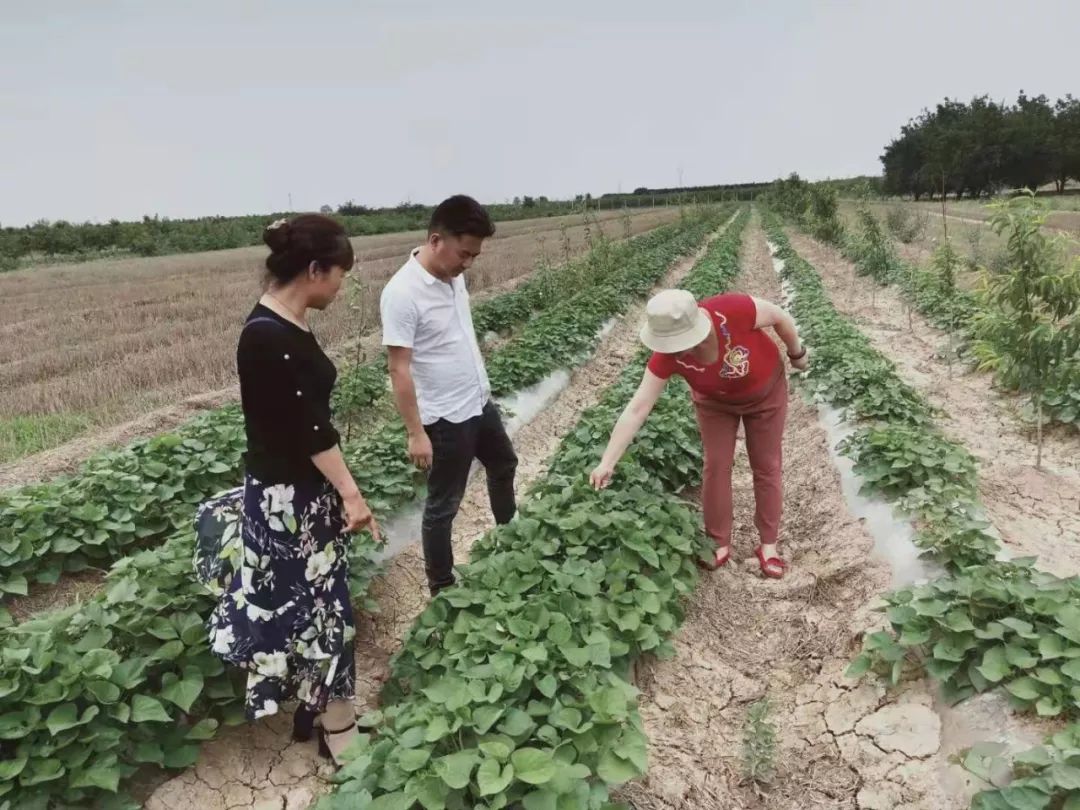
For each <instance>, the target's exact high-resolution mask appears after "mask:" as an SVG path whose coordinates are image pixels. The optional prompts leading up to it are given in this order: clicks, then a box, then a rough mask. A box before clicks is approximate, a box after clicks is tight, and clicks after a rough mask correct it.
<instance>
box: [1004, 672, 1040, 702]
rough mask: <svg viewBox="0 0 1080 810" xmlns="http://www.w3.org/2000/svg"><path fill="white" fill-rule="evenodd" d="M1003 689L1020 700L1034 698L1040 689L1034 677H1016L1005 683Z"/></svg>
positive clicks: (1037, 695)
mask: <svg viewBox="0 0 1080 810" xmlns="http://www.w3.org/2000/svg"><path fill="white" fill-rule="evenodd" d="M1005 689H1006V690H1008V691H1009V692H1010V693H1011V694H1013V695H1015V696H1016V697H1018V698H1020V700H1035V699H1036V698H1038V697H1039V696H1040V695H1042V691H1041V690H1040V689H1039V682H1038V681H1036V680H1035V679H1034V678H1028V677H1026V676H1025V677H1023V678H1017V679H1016V680H1015V681H1011V682H1010V683H1007V684H1005Z"/></svg>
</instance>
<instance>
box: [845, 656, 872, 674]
mask: <svg viewBox="0 0 1080 810" xmlns="http://www.w3.org/2000/svg"><path fill="white" fill-rule="evenodd" d="M870 664H871V660H870V656H869V655H867V654H866V653H861V654H859V655H858V656H856V658H855V660H854V661H852V662H851V664H849V665H848V668H847V671H846V672H845V673H844V675H846V676H847V677H848V678H861V677H862V676H863V675H865V674H866V673H867V672H868V671H869V670H870Z"/></svg>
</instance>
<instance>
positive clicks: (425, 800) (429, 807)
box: [409, 776, 450, 810]
mask: <svg viewBox="0 0 1080 810" xmlns="http://www.w3.org/2000/svg"><path fill="white" fill-rule="evenodd" d="M409 784H410V787H411V788H412V789H413V791H414V792H415V794H416V800H417V801H418V802H420V804H422V805H423V806H424V810H445V808H446V799H447V797H448V796H449V795H450V788H449V787H447V785H446V783H445V782H444V781H443V780H442V779H440V778H439V777H437V776H425V777H422V778H421V779H419V780H417V781H413V782H410V783H409Z"/></svg>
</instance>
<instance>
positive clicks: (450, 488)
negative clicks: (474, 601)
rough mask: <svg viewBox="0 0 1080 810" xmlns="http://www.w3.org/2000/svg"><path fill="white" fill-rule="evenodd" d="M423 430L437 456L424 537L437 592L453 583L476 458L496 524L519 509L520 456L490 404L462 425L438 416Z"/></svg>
mask: <svg viewBox="0 0 1080 810" xmlns="http://www.w3.org/2000/svg"><path fill="white" fill-rule="evenodd" d="M424 430H426V431H427V434H428V437H429V438H430V439H431V449H432V452H433V456H432V461H431V471H430V472H429V473H428V495H427V503H425V504H424V520H423V523H422V525H421V536H422V538H423V541H424V562H425V566H426V568H427V578H428V587H430V588H431V593H432V594H436V593H438V592H439V591H440V590H442V589H443V588H445V587H447V586H449V585H453V584H454V549H453V545H452V544H451V541H450V534H451V529H452V528H453V525H454V517H456V516H457V512H458V507H460V506H461V498H462V496H463V495H464V494H465V484H466V483H468V480H469V469H470V468H471V467H472V462H473V459H476V460H477V461H479V462H480V463H481V464H483V465H484V469H485V470H486V471H487V483H488V497H489V498H490V500H491V511H492V514H494V515H495V522H496V523H509V522H510V519H511V518H512V517H513V516H514V512H516V511H517V504H516V502H515V500H514V472H515V471H516V470H517V455H516V454H515V453H514V446H513V445H512V444H511V443H510V437H509V436H507V435H506V428H504V427H503V423H502V417H501V416H500V415H499V411H498V409H497V408H496V407H495V405H494V403H492V402H489V403H488V404H487V405H486V406H484V412H483V413H482V414H480V416H474V417H473V418H472V419H468V420H466V421H464V422H461V423H458V424H455V423H453V422H447V421H446V420H445V419H440V420H439V421H438V422H433V423H432V424H430V425H424Z"/></svg>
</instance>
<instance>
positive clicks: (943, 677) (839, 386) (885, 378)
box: [767, 216, 1080, 808]
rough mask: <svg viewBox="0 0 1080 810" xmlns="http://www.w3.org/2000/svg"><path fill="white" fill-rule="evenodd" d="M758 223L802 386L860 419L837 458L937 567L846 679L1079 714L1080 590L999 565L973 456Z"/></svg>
mask: <svg viewBox="0 0 1080 810" xmlns="http://www.w3.org/2000/svg"><path fill="white" fill-rule="evenodd" d="M767 221H768V229H769V234H770V238H771V239H772V241H773V242H774V243H775V244H776V245H778V246H779V250H778V253H777V255H778V256H779V257H781V258H782V259H783V260H784V270H783V276H784V278H785V280H786V281H787V282H788V283H789V284H790V285H791V289H792V291H793V294H794V295H793V302H792V310H793V312H794V314H795V316H796V318H797V320H798V321H799V324H800V329H801V330H802V331H803V334H804V335H805V336H806V339H807V342H808V343H809V344H810V345H812V346H813V347H814V364H813V368H812V371H811V373H810V374H809V375H808V376H807V385H808V386H809V388H810V389H811V390H812V391H814V392H815V393H816V394H817V395H818V396H820V397H821V398H822V399H824V400H826V401H828V402H830V403H832V404H833V405H835V406H837V407H840V408H844V409H846V410H847V411H848V412H849V413H850V414H851V416H853V417H854V418H855V419H857V420H858V428H857V429H856V431H855V433H854V434H853V435H852V436H851V437H850V438H849V439H848V440H846V442H845V444H844V445H843V451H844V452H845V453H847V454H849V455H850V456H851V457H852V458H854V460H855V470H856V472H857V473H859V474H860V475H861V476H863V478H864V479H865V481H866V484H865V488H866V489H867V490H869V491H873V492H875V493H877V494H879V495H881V496H883V497H884V498H885V499H886V500H888V501H889V502H891V503H893V504H894V505H896V506H897V507H898V508H899V509H901V510H902V511H903V512H905V513H906V514H908V515H909V516H911V517H912V519H913V523H914V526H915V529H916V542H917V543H918V544H919V545H921V546H922V547H923V548H924V549H925V550H926V551H927V552H928V553H930V554H932V555H933V556H935V557H936V558H937V559H938V560H939V561H940V562H941V563H943V565H944V570H945V572H944V574H943V575H942V576H940V577H938V578H936V579H934V580H933V581H931V582H928V583H926V584H922V585H916V586H912V587H905V588H901V589H899V590H896V591H894V592H892V593H889V594H887V595H886V597H885V608H884V609H885V612H886V615H887V618H888V621H889V624H890V629H889V630H887V631H881V632H876V633H872V634H869V635H868V636H867V637H866V638H865V639H864V642H863V652H862V653H861V654H860V655H859V656H858V657H857V658H856V659H855V661H854V662H853V663H852V665H851V667H850V668H849V670H848V672H849V674H850V675H852V676H859V675H862V674H864V673H866V672H868V671H870V670H873V671H875V672H878V673H880V674H883V675H886V676H887V677H889V679H890V680H891V681H892V682H893V683H896V682H898V681H899V680H900V679H901V677H903V675H904V674H905V673H906V672H910V671H911V670H912V669H922V670H924V671H925V672H926V673H927V674H929V675H930V676H931V677H933V678H934V679H936V680H938V681H940V682H941V684H942V687H943V692H944V694H945V696H946V698H947V699H948V700H950V701H951V702H959V701H961V700H964V699H965V698H967V697H970V696H972V695H974V694H976V693H979V692H984V691H987V690H989V689H994V688H997V687H1002V688H1003V689H1004V691H1005V694H1006V695H1007V696H1008V697H1009V699H1010V701H1011V702H1012V703H1013V704H1014V705H1015V706H1017V707H1018V708H1020V709H1026V710H1034V711H1036V712H1037V713H1038V714H1039V715H1042V716H1059V715H1061V716H1075V715H1076V714H1077V712H1078V710H1080V581H1078V580H1077V579H1076V578H1068V579H1062V578H1059V577H1056V576H1054V575H1052V574H1048V573H1044V572H1041V571H1039V570H1037V569H1036V568H1035V567H1034V560H1033V559H1030V558H1026V559H1015V560H1004V559H1000V558H999V548H998V543H997V540H996V539H995V537H994V536H993V535H992V534H991V533H990V527H989V526H988V525H987V524H986V523H984V522H982V521H980V520H979V519H977V517H976V515H977V514H978V511H979V510H978V507H977V481H976V467H975V463H974V461H973V459H972V458H971V456H970V455H969V454H968V453H967V452H966V451H965V450H964V449H963V448H962V447H960V446H958V445H956V444H955V443H953V442H950V441H949V440H948V439H946V438H945V437H944V436H942V434H941V433H940V432H939V431H938V430H937V429H936V428H935V427H934V426H933V424H932V422H931V418H932V415H933V414H932V413H931V410H930V408H929V406H928V405H927V404H926V403H925V402H924V401H923V400H922V399H921V398H920V397H919V396H918V394H917V393H916V392H915V391H914V390H912V389H911V388H910V387H909V386H907V385H906V384H905V383H903V381H902V380H900V378H899V376H898V375H897V374H896V371H895V367H894V365H893V364H892V363H891V362H890V361H889V360H887V359H886V358H885V357H883V356H882V355H881V354H880V353H878V352H877V351H875V350H874V349H873V348H872V346H871V345H870V342H869V341H868V340H867V339H866V338H865V336H863V335H862V334H861V333H860V332H859V331H858V329H857V328H856V327H855V326H854V325H852V324H851V323H850V322H849V321H847V320H846V319H845V318H843V317H842V316H840V315H839V314H838V313H837V312H836V311H835V309H834V308H833V307H832V304H831V303H830V301H829V297H828V295H827V293H826V291H825V289H824V287H823V285H822V283H821V279H820V277H819V276H818V274H817V273H816V272H815V271H814V269H813V268H812V267H811V266H810V265H809V264H807V263H806V262H805V261H804V260H803V259H801V258H800V257H799V256H798V255H797V254H796V253H795V252H794V251H793V250H792V249H791V247H790V245H789V244H788V242H787V239H786V237H785V235H784V233H783V231H782V229H781V228H780V225H779V222H778V220H777V219H776V218H775V217H772V216H769V217H768V218H767ZM1052 753H1053V752H1052V751H1051V752H1049V753H1048V752H1047V751H1043V752H1041V753H1039V754H1033V755H1032V756H1033V757H1039V758H1043V757H1045V758H1046V759H1045V762H1043V766H1044V767H1045V768H1046V769H1049V768H1050V766H1051V765H1053V764H1055V763H1056V764H1058V765H1061V764H1062V763H1065V764H1067V760H1070V757H1071V758H1072V759H1073V760H1075V759H1076V755H1075V752H1071V751H1065V752H1064V753H1062V752H1061V751H1058V752H1057V754H1055V755H1054V756H1056V757H1057V758H1056V759H1055V758H1053V757H1052V756H1051V754H1052ZM983 754H984V749H983V748H980V749H978V750H977V751H975V753H974V754H972V756H970V757H969V765H970V766H972V767H973V768H974V769H976V770H985V769H986V768H987V767H988V766H987V762H986V761H987V760H989V757H986V756H984V755H983ZM1040 761H1041V760H1040ZM1074 764H1077V763H1075V762H1074ZM1063 785H1064V786H1067V787H1069V788H1070V789H1072V788H1073V787H1075V786H1071V785H1068V783H1067V781H1064V782H1062V783H1061V784H1059V783H1057V782H1055V781H1054V780H1053V779H1043V781H1041V782H1038V781H1036V782H1033V783H1029V784H1027V785H1023V786H1022V788H1023V789H1022V790H1016V791H1013V792H1011V793H1010V792H1009V791H1008V789H1006V790H1005V791H996V792H994V793H993V795H990V794H986V795H984V796H982V797H981V798H977V799H976V804H975V806H976V807H984V808H1027V807H1047V806H1050V802H1051V798H1052V797H1055V796H1056V797H1058V798H1059V799H1060V798H1061V797H1062V796H1063V795H1064V794H1063V793H1062V792H1061V791H1062V790H1064V789H1065V787H1063ZM1015 802H1019V803H1015ZM1029 802H1030V803H1029ZM1055 806H1056V805H1055Z"/></svg>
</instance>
